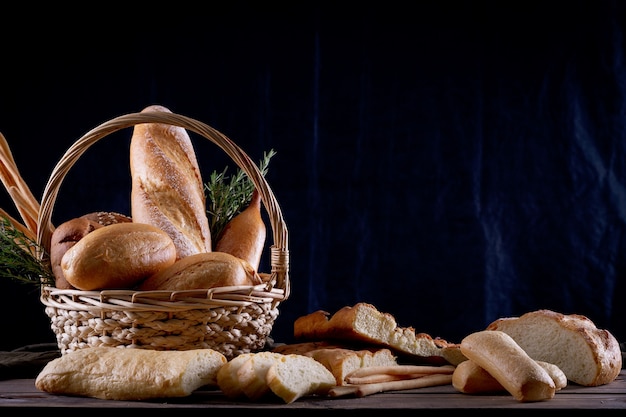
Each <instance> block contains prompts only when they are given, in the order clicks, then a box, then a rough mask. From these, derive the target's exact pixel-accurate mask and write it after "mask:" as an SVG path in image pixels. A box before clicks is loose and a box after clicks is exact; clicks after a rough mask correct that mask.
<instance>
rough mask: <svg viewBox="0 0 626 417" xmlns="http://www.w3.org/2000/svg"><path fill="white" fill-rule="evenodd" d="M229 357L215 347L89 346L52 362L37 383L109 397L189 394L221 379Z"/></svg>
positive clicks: (47, 387)
mask: <svg viewBox="0 0 626 417" xmlns="http://www.w3.org/2000/svg"><path fill="white" fill-rule="evenodd" d="M225 363H226V358H225V356H224V355H222V354H221V353H219V352H218V351H216V350H213V349H193V350H185V351H175V350H170V351H153V350H144V349H132V348H114V347H108V346H98V347H89V348H83V349H78V350H75V351H70V352H68V353H66V354H64V355H63V356H61V357H59V358H56V359H53V360H52V361H50V362H48V363H47V364H46V366H45V367H44V368H43V369H42V370H41V372H40V373H39V375H37V378H36V379H35V386H36V387H37V389H39V390H41V391H44V392H48V393H51V394H62V395H75V396H83V397H94V398H100V399H105V400H146V399H150V398H170V397H186V396H189V395H191V393H192V392H193V391H195V390H196V389H198V388H200V387H202V386H205V385H208V386H214V385H216V383H217V379H216V378H217V377H216V376H217V373H218V371H219V369H220V368H222V366H224V364H225ZM165 364H166V365H167V366H164V365H165Z"/></svg>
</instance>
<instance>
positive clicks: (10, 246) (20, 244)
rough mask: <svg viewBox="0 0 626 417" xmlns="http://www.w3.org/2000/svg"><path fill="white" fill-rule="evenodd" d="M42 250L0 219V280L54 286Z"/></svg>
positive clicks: (7, 222) (4, 219)
mask: <svg viewBox="0 0 626 417" xmlns="http://www.w3.org/2000/svg"><path fill="white" fill-rule="evenodd" d="M43 250H44V249H43V248H42V247H41V246H39V245H38V244H37V243H36V242H34V241H33V240H32V239H30V238H29V237H28V236H26V235H25V234H24V233H23V232H22V231H20V230H18V229H16V228H15V227H14V226H13V224H12V223H11V221H10V220H9V219H7V218H6V217H4V216H1V219H0V278H9V279H12V280H14V281H17V282H20V283H24V284H36V285H54V275H53V274H52V270H51V268H50V266H49V265H48V263H47V262H46V260H45V259H46V257H45V256H44V257H43V258H42V259H41V260H40V259H39V258H38V257H37V256H38V254H41V253H44V252H42V251H43Z"/></svg>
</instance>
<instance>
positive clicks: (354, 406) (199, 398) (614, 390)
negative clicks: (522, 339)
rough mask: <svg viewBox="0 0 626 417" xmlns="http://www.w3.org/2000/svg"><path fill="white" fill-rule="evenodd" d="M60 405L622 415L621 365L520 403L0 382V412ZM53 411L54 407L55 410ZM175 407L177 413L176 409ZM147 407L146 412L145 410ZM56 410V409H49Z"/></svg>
mask: <svg viewBox="0 0 626 417" xmlns="http://www.w3.org/2000/svg"><path fill="white" fill-rule="evenodd" d="M55 408H56V409H63V416H67V415H74V414H76V415H78V414H79V413H81V415H84V414H85V410H86V409H91V408H98V409H108V410H109V411H113V412H115V411H116V409H125V410H143V409H151V410H154V411H156V410H169V412H170V413H171V411H172V410H178V411H183V410H185V414H190V413H193V412H194V411H197V412H201V413H203V415H204V416H206V415H207V414H206V413H207V412H208V410H207V409H216V410H219V412H221V411H237V410H247V411H254V413H255V415H259V413H260V415H272V416H278V415H291V416H293V415H294V413H298V412H308V411H315V412H316V413H315V414H319V413H322V414H323V415H332V414H339V413H341V415H349V414H350V412H352V413H354V414H361V413H362V412H363V411H367V410H377V411H379V412H381V413H382V414H384V417H386V416H388V415H400V414H409V413H411V414H415V412H419V415H420V416H423V415H425V414H433V415H434V414H440V413H441V411H442V410H449V411H450V412H454V411H457V412H459V414H460V412H463V411H465V410H468V409H480V410H482V411H481V415H484V413H485V412H489V411H493V412H494V414H495V413H498V414H499V415H501V414H502V412H503V411H504V410H506V412H507V413H508V412H511V413H518V414H519V413H526V412H528V411H537V410H572V411H577V410H579V411H585V412H586V413H589V411H590V410H602V412H603V414H604V413H605V412H608V411H615V412H619V413H621V414H622V415H626V414H625V412H624V410H626V371H624V370H622V372H621V373H620V375H619V377H618V378H617V379H616V380H615V381H613V382H612V383H611V384H607V385H603V386H600V387H581V386H578V385H575V384H569V385H568V386H567V387H566V388H564V389H562V390H561V391H558V392H557V393H556V395H555V397H554V398H552V399H550V400H547V401H541V402H533V403H520V402H518V401H516V400H515V399H514V398H513V397H511V396H510V395H508V394H501V395H467V394H461V393H459V392H457V391H456V390H455V389H454V388H453V387H452V386H451V385H445V386H439V387H430V388H422V389H415V390H407V391H395V392H384V393H378V394H374V395H370V396H367V397H363V398H349V397H343V398H330V397H306V398H301V399H299V400H297V401H295V402H294V403H292V404H284V403H282V402H280V401H279V400H277V399H273V398H272V399H267V400H265V401H262V402H255V403H252V402H247V401H232V400H229V399H227V398H226V397H224V395H223V394H222V393H221V391H219V390H211V389H200V390H198V391H196V392H195V393H194V394H193V395H191V396H189V397H185V398H175V399H167V400H150V401H111V400H99V399H93V398H83V397H69V396H62V395H51V394H48V393H45V392H41V391H39V390H37V388H35V386H34V380H33V379H9V380H4V381H0V415H2V416H7V415H9V414H10V412H9V411H12V415H13V414H16V413H18V412H21V411H22V410H23V411H29V410H39V411H43V412H49V411H54V410H53V409H55ZM57 411H59V410H57ZM178 411H177V412H178ZM150 412H152V411H150ZM55 415H56V413H55Z"/></svg>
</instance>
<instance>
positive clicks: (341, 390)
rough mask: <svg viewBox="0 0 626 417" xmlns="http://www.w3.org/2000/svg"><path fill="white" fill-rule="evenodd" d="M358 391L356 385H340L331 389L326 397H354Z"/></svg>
mask: <svg viewBox="0 0 626 417" xmlns="http://www.w3.org/2000/svg"><path fill="white" fill-rule="evenodd" d="M358 389H359V387H358V386H356V385H352V386H350V385H341V386H339V385H338V386H335V387H332V388H331V389H330V390H329V391H328V395H329V396H331V397H345V396H347V395H355V394H356V392H357V390H358Z"/></svg>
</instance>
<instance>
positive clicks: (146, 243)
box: [61, 222, 176, 291]
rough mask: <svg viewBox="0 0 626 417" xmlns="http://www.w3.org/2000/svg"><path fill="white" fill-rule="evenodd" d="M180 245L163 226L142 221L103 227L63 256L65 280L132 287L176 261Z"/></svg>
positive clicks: (85, 285)
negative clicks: (177, 247) (176, 244)
mask: <svg viewBox="0 0 626 417" xmlns="http://www.w3.org/2000/svg"><path fill="white" fill-rule="evenodd" d="M175 260H176V247H175V246H174V242H173V241H172V239H171V238H170V237H169V236H168V235H167V233H165V232H164V231H162V230H161V229H159V228H157V227H155V226H151V225H148V224H141V223H132V222H124V223H116V224H111V225H109V226H105V227H100V228H97V229H95V230H94V231H92V232H91V233H89V234H88V235H86V236H85V237H83V238H82V239H81V240H80V241H78V242H77V243H76V244H75V245H74V246H72V247H71V248H69V249H68V250H67V252H65V254H64V255H63V257H62V259H61V268H62V270H63V275H64V276H65V279H66V280H67V281H68V282H69V283H70V284H71V285H72V286H74V287H75V288H78V289H80V290H85V291H89V290H100V289H129V288H132V287H133V286H135V285H136V284H137V283H138V282H139V281H141V280H143V279H145V278H146V277H149V276H151V275H153V274H155V273H156V272H158V271H160V270H161V269H164V268H167V267H168V266H170V265H172V264H174V262H175Z"/></svg>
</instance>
